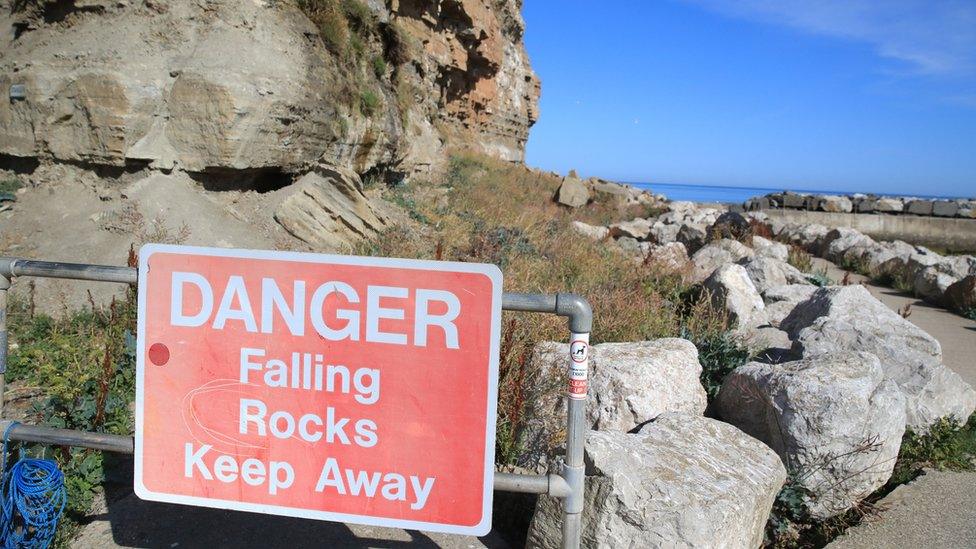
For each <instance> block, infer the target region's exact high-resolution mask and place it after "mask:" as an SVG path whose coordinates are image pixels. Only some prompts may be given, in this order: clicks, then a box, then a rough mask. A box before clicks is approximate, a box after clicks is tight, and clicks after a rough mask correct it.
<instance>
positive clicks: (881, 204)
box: [874, 198, 905, 213]
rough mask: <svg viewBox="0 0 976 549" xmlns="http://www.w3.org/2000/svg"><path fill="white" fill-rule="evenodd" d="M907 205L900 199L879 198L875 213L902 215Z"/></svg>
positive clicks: (875, 203)
mask: <svg viewBox="0 0 976 549" xmlns="http://www.w3.org/2000/svg"><path fill="white" fill-rule="evenodd" d="M903 209H905V203H904V202H903V201H902V200H901V199H900V198H879V199H877V200H875V202H874V211H876V212H883V213H901V211H902V210H903Z"/></svg>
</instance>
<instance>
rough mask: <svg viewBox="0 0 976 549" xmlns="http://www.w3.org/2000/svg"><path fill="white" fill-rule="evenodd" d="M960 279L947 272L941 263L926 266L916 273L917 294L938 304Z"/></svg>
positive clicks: (915, 285) (915, 286)
mask: <svg viewBox="0 0 976 549" xmlns="http://www.w3.org/2000/svg"><path fill="white" fill-rule="evenodd" d="M957 280H959V279H958V278H956V277H954V276H952V275H950V274H946V273H945V272H943V271H942V269H941V268H940V266H939V265H932V266H930V267H925V268H924V269H922V270H920V271H918V274H916V275H915V282H914V288H915V295H916V296H918V297H920V298H922V299H924V300H925V301H928V302H930V303H934V304H936V305H941V304H942V296H943V295H944V294H945V291H946V290H948V289H949V286H952V285H953V284H955V283H956V281H957Z"/></svg>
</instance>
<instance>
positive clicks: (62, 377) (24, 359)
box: [7, 292, 136, 547]
mask: <svg viewBox="0 0 976 549" xmlns="http://www.w3.org/2000/svg"><path fill="white" fill-rule="evenodd" d="M9 329H10V337H11V342H12V343H16V346H11V349H10V355H9V357H8V369H7V376H8V380H10V381H11V382H20V383H23V384H25V385H27V386H30V387H38V388H40V390H41V394H40V396H39V397H38V399H37V400H35V401H34V403H33V407H32V408H31V409H30V410H29V416H30V417H29V419H30V421H31V422H36V423H38V424H41V425H46V426H50V427H59V428H67V429H79V430H84V431H95V432H105V433H113V434H120V435H128V434H131V433H132V431H133V428H134V418H133V416H132V412H131V411H130V408H129V405H130V403H131V402H132V401H133V399H134V398H135V356H136V355H135V353H136V346H135V344H136V341H135V336H134V335H133V334H134V333H135V304H134V299H133V295H132V292H130V294H129V296H128V298H127V299H125V300H124V301H119V302H113V303H112V305H111V306H110V307H108V308H96V307H95V306H94V305H93V306H92V308H91V309H90V310H83V311H75V312H72V313H70V314H66V315H65V316H64V317H62V318H59V319H54V318H51V317H49V316H46V315H34V314H33V311H32V307H31V305H30V303H29V302H28V303H23V302H21V301H20V300H11V303H10V317H9ZM42 451H43V452H45V453H46V454H47V456H46V457H48V458H50V459H54V460H56V461H57V462H58V465H59V467H60V468H61V469H62V471H64V474H65V485H66V487H67V490H68V506H67V508H66V509H65V515H64V517H63V518H62V521H61V525H60V527H59V528H58V534H57V538H56V540H55V546H56V547H68V546H69V545H70V539H71V536H72V534H73V533H74V531H75V529H76V527H77V524H78V521H79V520H80V518H81V517H82V516H83V515H84V514H86V513H87V512H88V509H89V507H90V506H91V503H92V501H93V500H94V497H95V493H96V490H97V489H98V488H99V486H100V485H101V484H102V483H103V482H104V480H105V475H106V473H105V471H106V460H109V459H110V458H108V457H106V456H103V454H102V452H98V451H94V450H87V449H83V448H68V447H44V450H42Z"/></svg>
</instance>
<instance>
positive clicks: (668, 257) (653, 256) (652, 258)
mask: <svg viewBox="0 0 976 549" xmlns="http://www.w3.org/2000/svg"><path fill="white" fill-rule="evenodd" d="M645 261H646V262H647V263H649V264H654V265H660V266H662V267H665V268H667V269H674V270H678V271H684V270H685V269H686V268H687V267H688V251H687V250H685V246H684V244H682V243H680V242H671V243H668V244H655V245H652V246H651V247H650V248H648V250H647V257H646V258H645Z"/></svg>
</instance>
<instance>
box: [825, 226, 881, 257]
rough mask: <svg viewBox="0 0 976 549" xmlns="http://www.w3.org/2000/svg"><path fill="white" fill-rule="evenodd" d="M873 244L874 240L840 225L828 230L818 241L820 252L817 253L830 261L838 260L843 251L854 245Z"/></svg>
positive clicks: (842, 255)
mask: <svg viewBox="0 0 976 549" xmlns="http://www.w3.org/2000/svg"><path fill="white" fill-rule="evenodd" d="M870 244H874V240H873V239H872V238H871V237H870V236H868V235H866V234H863V233H861V232H860V231H858V230H857V229H850V228H848V227H840V228H837V229H833V230H831V231H829V232H828V233H827V234H826V235H824V237H823V239H822V240H821V241H820V252H819V254H818V255H820V256H821V257H824V258H827V259H829V260H831V261H840V260H842V259H843V257H844V253H845V252H847V251H848V250H850V249H851V248H853V247H855V246H868V245H870Z"/></svg>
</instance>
